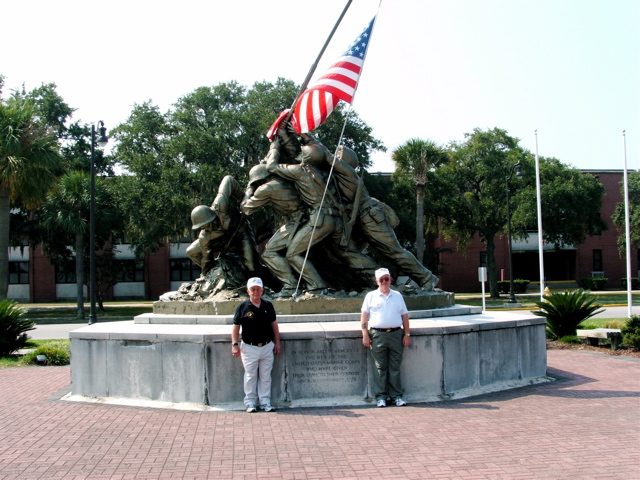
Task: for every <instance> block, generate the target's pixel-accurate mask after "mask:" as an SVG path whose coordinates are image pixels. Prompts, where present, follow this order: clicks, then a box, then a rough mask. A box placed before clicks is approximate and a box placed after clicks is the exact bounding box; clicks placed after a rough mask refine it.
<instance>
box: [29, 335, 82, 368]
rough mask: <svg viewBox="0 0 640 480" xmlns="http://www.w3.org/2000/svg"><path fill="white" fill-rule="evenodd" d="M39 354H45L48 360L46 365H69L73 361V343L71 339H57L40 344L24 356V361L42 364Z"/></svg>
mask: <svg viewBox="0 0 640 480" xmlns="http://www.w3.org/2000/svg"><path fill="white" fill-rule="evenodd" d="M38 355H44V356H45V357H46V360H45V361H44V362H43V364H44V365H48V366H62V365H69V363H70V361H71V345H70V342H69V340H55V341H52V342H48V343H46V344H44V345H41V346H39V347H38V348H36V349H35V350H34V351H33V352H29V353H27V354H26V355H25V356H24V357H23V359H22V360H23V363H26V364H32V365H36V364H37V365H40V364H41V362H38Z"/></svg>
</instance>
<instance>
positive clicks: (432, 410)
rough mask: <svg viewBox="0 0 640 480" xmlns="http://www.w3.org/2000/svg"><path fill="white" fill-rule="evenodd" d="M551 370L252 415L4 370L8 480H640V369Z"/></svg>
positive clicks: (0, 396) (581, 361) (555, 357)
mask: <svg viewBox="0 0 640 480" xmlns="http://www.w3.org/2000/svg"><path fill="white" fill-rule="evenodd" d="M548 364H549V373H550V374H551V375H553V376H555V377H557V378H558V380H557V381H555V382H551V383H546V384H542V385H535V386H530V387H525V388H520V389H517V390H511V391H506V392H500V393H494V394H488V395H483V396H479V397H474V398H469V399H465V400H460V401H453V402H443V403H425V404H410V405H409V406H407V407H403V408H398V407H387V408H386V409H377V408H374V407H366V408H333V409H326V408H307V409H295V410H280V411H278V412H276V413H275V414H270V413H269V414H267V413H257V414H251V415H250V414H246V413H244V412H189V411H176V410H158V409H149V408H136V407H123V406H113V405H97V404H79V403H70V402H63V401H60V400H59V398H60V396H61V392H63V390H64V389H65V387H67V386H68V384H69V378H70V375H69V373H70V372H69V368H68V367H29V368H6V369H0V479H3V480H4V479H54V478H64V479H85V478H87V479H129V478H131V479H133V478H135V479H156V478H166V479H169V478H170V479H179V478H184V479H206V478H220V479H232V478H233V479H291V480H297V479H370V478H383V479H422V478H433V479H442V480H446V479H536V480H537V479H563V478H572V479H576V478H578V479H583V478H584V479H634V478H640V448H639V447H640V428H639V427H640V362H639V361H638V360H635V359H629V358H624V357H609V356H605V355H601V354H594V353H589V352H578V351H573V350H551V351H549V352H548Z"/></svg>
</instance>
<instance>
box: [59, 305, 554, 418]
mask: <svg viewBox="0 0 640 480" xmlns="http://www.w3.org/2000/svg"><path fill="white" fill-rule="evenodd" d="M410 318H411V320H410V322H411V346H410V347H409V348H407V349H406V351H405V356H404V360H403V364H402V376H403V385H404V388H405V399H406V400H407V401H409V402H423V401H438V400H445V399H452V398H462V397H467V396H472V395H477V394H480V393H486V392H490V391H497V390H503V389H507V388H513V387H518V386H522V385H528V384H532V383H537V382H541V381H545V380H546V340H545V319H544V318H541V317H536V316H534V315H532V314H517V313H513V312H492V313H485V314H481V313H480V308H479V307H464V306H453V307H447V308H442V309H434V310H422V311H420V310H419V311H412V312H410ZM169 322H170V323H169ZM278 323H279V324H280V332H281V340H282V350H283V351H282V354H281V355H279V356H278V357H276V361H275V365H274V369H273V374H272V376H273V383H272V397H271V400H272V403H273V405H274V406H276V407H281V408H282V407H297V406H312V405H315V406H334V405H365V404H370V403H371V402H372V397H373V392H372V391H371V385H372V379H371V374H372V371H373V361H372V360H371V356H370V353H369V351H368V350H367V349H365V348H364V347H363V345H362V337H361V331H360V323H359V314H357V313H350V314H320V315H292V316H286V315H283V316H279V317H278ZM231 328H232V327H231V316H229V315H227V316H224V315H222V316H215V315H201V316H197V315H185V316H180V315H168V316H167V315H163V314H147V315H141V316H139V317H136V319H135V320H134V321H130V322H111V323H97V324H94V325H90V326H86V327H83V328H80V329H78V330H74V331H72V332H71V333H70V338H71V390H72V393H71V395H70V397H72V398H73V399H76V400H82V399H85V400H86V399H89V398H98V399H100V401H112V402H114V403H128V404H131V403H135V402H136V401H139V402H149V401H151V402H168V403H169V404H180V405H182V408H186V407H187V406H188V405H192V406H195V407H196V408H197V406H201V407H202V406H209V407H215V408H221V409H241V408H243V406H242V398H243V395H244V394H243V390H242V376H243V368H242V362H241V361H240V360H239V359H237V358H234V357H233V356H232V355H231V345H230V338H231ZM163 405H166V404H163Z"/></svg>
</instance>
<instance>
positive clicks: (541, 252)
mask: <svg viewBox="0 0 640 480" xmlns="http://www.w3.org/2000/svg"><path fill="white" fill-rule="evenodd" d="M534 132H535V136H536V203H537V207H538V258H539V262H540V301H541V302H542V301H544V298H543V297H544V245H543V243H542V195H541V193H540V157H538V129H536V130H535V131H534Z"/></svg>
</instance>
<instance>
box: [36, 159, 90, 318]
mask: <svg viewBox="0 0 640 480" xmlns="http://www.w3.org/2000/svg"><path fill="white" fill-rule="evenodd" d="M89 181H90V178H89V176H88V175H87V174H86V173H84V172H78V171H76V172H70V173H66V174H65V175H63V176H62V177H60V180H59V182H58V184H57V185H56V187H55V188H54V189H53V190H52V191H51V193H50V194H49V196H48V197H47V201H46V203H45V205H44V209H43V215H42V224H43V226H44V227H45V228H46V229H47V230H49V231H52V232H56V231H57V232H60V233H62V234H63V235H65V236H66V235H69V236H72V237H73V238H74V242H73V244H74V250H75V258H76V286H77V318H78V319H81V320H82V319H84V283H85V282H84V280H85V278H84V277H85V274H84V271H85V268H84V257H85V254H84V250H85V249H84V243H85V242H84V238H85V236H87V235H88V233H89V207H90V201H91V198H90V190H89Z"/></svg>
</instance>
